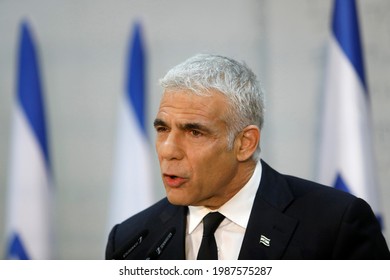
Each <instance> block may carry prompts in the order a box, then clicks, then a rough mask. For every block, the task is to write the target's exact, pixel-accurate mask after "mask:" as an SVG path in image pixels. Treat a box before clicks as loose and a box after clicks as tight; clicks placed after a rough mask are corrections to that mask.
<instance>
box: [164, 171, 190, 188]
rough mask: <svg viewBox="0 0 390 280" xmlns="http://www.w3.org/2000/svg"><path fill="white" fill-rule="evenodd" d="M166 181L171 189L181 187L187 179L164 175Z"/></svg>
mask: <svg viewBox="0 0 390 280" xmlns="http://www.w3.org/2000/svg"><path fill="white" fill-rule="evenodd" d="M164 181H165V183H166V185H168V186H170V187H180V186H181V185H182V184H183V183H185V182H186V181H187V179H185V178H183V177H179V176H176V175H172V174H164Z"/></svg>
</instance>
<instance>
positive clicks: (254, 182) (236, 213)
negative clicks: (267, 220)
mask: <svg viewBox="0 0 390 280" xmlns="http://www.w3.org/2000/svg"><path fill="white" fill-rule="evenodd" d="M261 173H262V166H261V163H260V161H259V162H257V164H256V168H255V171H254V172H253V174H252V177H251V178H250V179H249V181H248V182H247V183H246V184H245V186H244V187H243V188H242V189H241V190H240V191H239V192H238V193H236V194H235V196H233V197H232V198H231V199H230V200H229V201H227V202H226V203H225V204H224V205H222V206H221V207H220V208H219V209H218V210H215V211H218V212H220V213H221V214H223V215H224V216H225V217H226V218H227V219H229V220H230V221H232V222H233V223H235V224H238V225H239V226H241V227H243V228H246V226H247V224H248V220H249V215H250V213H251V210H252V205H253V201H254V199H255V196H256V192H257V189H258V187H259V184H260V179H261ZM188 208H189V212H188V217H187V221H188V224H187V226H188V233H189V234H191V233H192V231H194V229H195V228H196V227H197V226H198V225H199V223H200V222H201V221H202V219H203V218H204V216H206V215H207V214H208V213H209V212H212V210H210V209H209V208H206V207H204V206H189V207H188Z"/></svg>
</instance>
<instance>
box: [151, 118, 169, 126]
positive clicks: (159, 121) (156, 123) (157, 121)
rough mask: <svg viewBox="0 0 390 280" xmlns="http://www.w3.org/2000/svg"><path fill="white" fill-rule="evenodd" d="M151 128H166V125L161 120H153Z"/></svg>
mask: <svg viewBox="0 0 390 280" xmlns="http://www.w3.org/2000/svg"><path fill="white" fill-rule="evenodd" d="M153 126H154V127H157V126H167V124H166V123H165V122H164V121H163V120H162V119H155V120H154V122H153Z"/></svg>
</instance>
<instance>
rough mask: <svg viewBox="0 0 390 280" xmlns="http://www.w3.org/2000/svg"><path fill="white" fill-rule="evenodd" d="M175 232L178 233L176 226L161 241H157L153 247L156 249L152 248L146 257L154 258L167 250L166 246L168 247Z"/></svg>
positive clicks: (148, 258)
mask: <svg viewBox="0 0 390 280" xmlns="http://www.w3.org/2000/svg"><path fill="white" fill-rule="evenodd" d="M175 233H176V228H170V229H169V230H168V231H167V232H166V233H165V234H164V235H163V237H162V238H161V239H160V240H159V242H157V244H156V245H155V246H154V247H152V248H154V249H152V250H151V251H150V252H149V254H148V255H147V256H148V257H147V258H146V259H147V260H153V259H156V258H158V257H159V256H160V255H161V254H162V252H163V251H164V250H165V248H166V247H167V245H168V243H169V242H170V241H171V239H172V238H173V236H174V235H175Z"/></svg>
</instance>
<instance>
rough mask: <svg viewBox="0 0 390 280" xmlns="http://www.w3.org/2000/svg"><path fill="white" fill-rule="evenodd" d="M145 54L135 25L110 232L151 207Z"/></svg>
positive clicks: (123, 98)
mask: <svg viewBox="0 0 390 280" xmlns="http://www.w3.org/2000/svg"><path fill="white" fill-rule="evenodd" d="M146 105H147V103H146V92H145V53H144V49H143V43H142V36H141V26H140V24H135V26H134V30H133V37H132V40H131V42H130V48H129V54H128V59H127V71H126V86H125V94H123V95H122V96H121V100H120V107H119V119H118V128H117V143H116V154H115V160H114V165H113V166H114V172H113V186H112V195H111V203H110V209H109V224H108V226H109V228H111V227H112V226H113V225H115V224H116V223H119V222H122V221H123V220H125V219H126V218H128V217H130V216H132V215H133V214H135V213H137V212H139V211H141V210H143V209H144V208H146V207H147V206H150V205H151V204H152V203H153V192H152V177H153V174H152V165H151V151H150V144H149V140H148V136H147V129H146Z"/></svg>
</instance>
